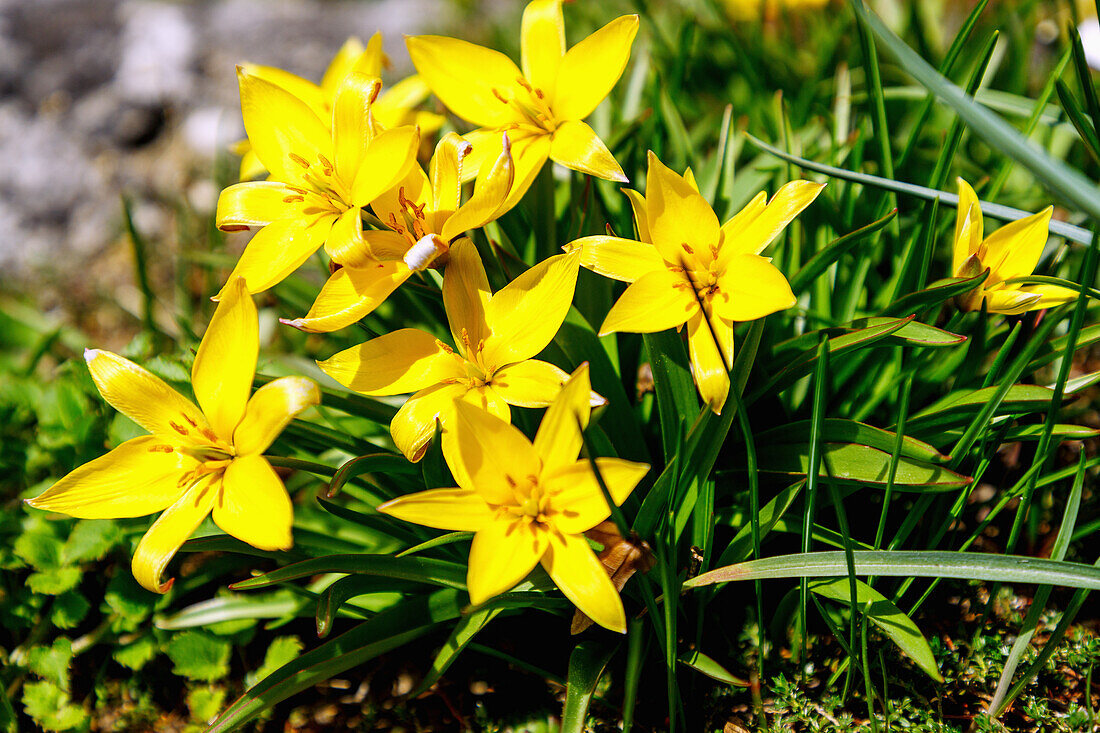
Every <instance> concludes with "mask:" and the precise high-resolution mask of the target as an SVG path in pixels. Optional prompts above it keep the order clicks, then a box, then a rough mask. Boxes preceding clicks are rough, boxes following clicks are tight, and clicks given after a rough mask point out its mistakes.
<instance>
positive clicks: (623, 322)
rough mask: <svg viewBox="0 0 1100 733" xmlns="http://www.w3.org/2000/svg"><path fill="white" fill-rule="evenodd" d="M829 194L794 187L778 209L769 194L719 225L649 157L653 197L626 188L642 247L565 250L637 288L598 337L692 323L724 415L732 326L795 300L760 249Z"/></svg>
mask: <svg viewBox="0 0 1100 733" xmlns="http://www.w3.org/2000/svg"><path fill="white" fill-rule="evenodd" d="M823 187H824V184H819V183H812V182H810V181H792V182H791V183H788V184H786V185H785V186H783V187H782V188H780V189H779V190H778V191H777V192H776V194H775V196H773V197H772V200H771V201H770V202H769V201H768V200H767V195H766V194H765V193H764V192H763V191H761V192H760V193H759V194H757V196H756V197H755V198H754V199H753V200H752V201H750V202H749V204H748V205H747V206H746V207H745V208H744V209H742V210H741V211H740V212H738V213H737V214H736V215H735V216H734V217H733V218H732V219H730V220H729V221H727V222H726V223H725V224H723V225H721V226H719V223H718V217H716V216H715V214H714V211H713V209H711V207H710V205H709V204H708V203H707V202H706V200H704V199H703V197H702V196H701V195H700V194H699V191H698V189H697V188H696V186H695V179H694V178H693V177H692V176H691V171H690V170H689V171H688V174H687V175H686V176H680V175H677V174H676V173H674V172H673V171H671V170H669V169H668V168H667V167H665V165H664V164H663V163H661V161H659V160H658V159H657V156H656V155H654V154H653V153H652V152H651V153H650V154H649V171H648V173H647V176H646V194H645V197H644V198H643V197H642V196H641V195H640V194H639V193H638V192H636V191H632V190H629V189H624V191H625V192H626V194H627V196H628V197H629V198H630V203H631V206H632V207H633V209H634V217H635V222H636V224H637V227H638V237H639V239H640V240H641V241H634V240H630V239H621V238H619V237H609V236H594V237H584V238H582V239H579V240H577V241H575V242H572V243H570V244H568V245H566V246H565V249H566V251H570V252H573V251H579V252H580V253H581V264H582V265H583V266H585V267H587V268H589V269H590V270H593V271H595V272H598V273H600V274H601V275H605V276H606V277H611V278H614V279H616V280H622V281H624V282H628V283H631V285H630V286H629V287H628V288H627V289H626V291H625V292H624V293H623V294H622V296H621V297H620V298H619V300H618V301H617V302H616V303H615V304H614V305H613V306H612V308H611V311H610V312H609V313H608V314H607V317H606V318H605V319H604V322H603V325H602V326H600V335H601V336H602V335H605V334H609V333H615V332H616V331H631V332H634V333H652V332H654V331H663V330H665V329H667V328H679V327H681V326H683V325H684V324H685V323H686V324H687V331H688V346H689V348H690V351H691V370H692V375H693V377H694V378H695V385H696V387H698V389H699V394H700V395H701V396H702V398H703V400H704V401H705V402H706V403H707V404H708V405H710V408H711V409H712V410H714V412H715V413H720V412H721V411H722V405H723V404H725V401H726V396H727V394H728V392H729V370H730V369H732V368H733V322H734V321H751V320H754V319H756V318H762V317H764V316H766V315H768V314H769V313H774V312H776V311H779V310H783V309H784V308H790V307H791V306H792V305H794V303H795V298H794V295H793V293H791V287H790V285H789V284H788V283H787V279H786V278H785V277H784V276H783V273H781V272H780V271H779V270H778V269H777V268H776V267H775V265H773V264H772V263H771V262H770V261H769V259H768V258H766V257H761V256H760V252H762V251H763V250H764V248H765V247H767V246H768V244H770V243H771V241H772V240H773V239H775V237H776V236H777V235H778V234H779V233H780V232H781V231H782V230H783V228H784V227H786V226H787V224H789V223H790V222H791V220H792V219H794V217H796V216H798V214H799V212H801V211H802V210H803V209H804V208H806V207H807V206H808V205H809V204H810V203H811V202H812V201H813V200H814V199H815V198H817V195H818V194H819V193H820V192H821V189H822V188H823ZM719 349H720V351H719Z"/></svg>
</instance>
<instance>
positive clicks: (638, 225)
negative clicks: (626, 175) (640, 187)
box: [619, 188, 653, 243]
mask: <svg viewBox="0 0 1100 733" xmlns="http://www.w3.org/2000/svg"><path fill="white" fill-rule="evenodd" d="M619 190H621V191H622V192H623V193H625V194H626V197H627V198H628V199H630V208H631V210H632V211H633V212H634V231H635V232H636V233H637V235H638V241H640V242H646V243H649V242H652V241H653V238H652V237H651V236H650V234H649V216H648V214H646V204H645V197H644V196H642V194H640V193H638V192H637V191H635V190H634V189H633V188H622V189H619Z"/></svg>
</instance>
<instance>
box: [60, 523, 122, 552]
mask: <svg viewBox="0 0 1100 733" xmlns="http://www.w3.org/2000/svg"><path fill="white" fill-rule="evenodd" d="M121 541H122V530H121V529H120V528H119V526H118V523H117V522H115V521H113V520H110V519H82V520H80V521H79V522H77V523H76V526H75V527H73V529H72V531H71V532H69V538H68V539H67V540H65V546H64V547H63V548H62V550H61V558H62V562H65V563H76V562H88V561H91V560H102V559H103V557H104V556H105V555H106V554H107V553H108V552H109V551H110V549H111V548H112V547H114V546H115V545H117V544H118V543H119V542H121Z"/></svg>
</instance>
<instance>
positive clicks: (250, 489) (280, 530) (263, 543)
mask: <svg viewBox="0 0 1100 733" xmlns="http://www.w3.org/2000/svg"><path fill="white" fill-rule="evenodd" d="M293 522H294V509H293V507H291V505H290V497H289V496H288V495H287V493H286V487H285V486H283V482H282V480H280V479H279V477H278V476H277V475H276V474H275V471H274V470H273V469H272V468H271V464H270V463H268V462H267V459H265V458H264V457H263V456H258V455H251V456H243V457H239V458H235V459H234V460H233V462H232V463H230V464H229V467H228V468H227V469H225V475H224V476H223V477H222V490H221V491H220V492H219V494H218V500H217V501H216V502H215V503H214V524H216V525H218V526H219V527H221V528H222V529H223V530H225V531H226V532H228V533H229V534H231V535H233V536H234V537H236V538H237V539H239V540H241V541H242V542H247V543H248V544H250V545H252V546H253V547H255V548H257V549H259V550H289V549H290V547H291V545H293V544H294V539H293V537H291V534H290V525H291V524H292V523H293Z"/></svg>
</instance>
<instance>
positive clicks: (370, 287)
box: [284, 260, 411, 333]
mask: <svg viewBox="0 0 1100 733" xmlns="http://www.w3.org/2000/svg"><path fill="white" fill-rule="evenodd" d="M410 274H411V271H410V270H409V268H408V265H406V264H405V263H404V262H402V261H401V260H397V261H390V262H378V263H375V264H373V265H371V266H369V267H364V268H358V267H342V268H340V269H339V270H337V271H336V272H335V273H334V274H333V275H332V277H330V278H329V279H328V280H327V281H326V282H325V285H324V287H322V288H321V292H320V293H318V294H317V300H315V301H313V306H312V307H311V308H310V309H309V313H307V314H306V315H305V316H304V317H302V318H295V319H294V320H292V321H284V323H286V324H287V325H288V326H294V328H297V329H300V330H302V331H310V332H314V333H327V332H329V331H335V330H337V329H339V328H343V327H345V326H350V325H351V324H353V323H355V322H356V321H358V320H359V319H360V318H362V317H364V316H366V315H367V314H368V313H370V312H371V311H373V310H374V309H375V308H377V307H378V306H379V305H381V304H382V303H383V302H384V301H385V300H386V298H388V297H389V296H390V293H392V292H393V291H394V290H396V289H397V288H398V287H399V286H400V285H401V283H403V282H405V281H406V280H407V279H408V278H409V275H410Z"/></svg>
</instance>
